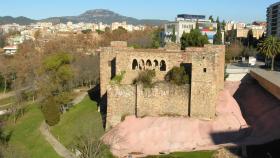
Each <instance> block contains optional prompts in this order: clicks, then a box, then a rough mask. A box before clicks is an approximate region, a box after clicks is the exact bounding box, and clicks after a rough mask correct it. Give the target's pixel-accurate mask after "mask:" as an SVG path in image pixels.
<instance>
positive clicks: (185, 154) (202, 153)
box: [146, 151, 215, 158]
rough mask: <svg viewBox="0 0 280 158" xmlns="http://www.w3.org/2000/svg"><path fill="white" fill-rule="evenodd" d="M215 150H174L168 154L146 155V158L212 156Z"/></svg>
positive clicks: (205, 157) (206, 157) (208, 157)
mask: <svg viewBox="0 0 280 158" xmlns="http://www.w3.org/2000/svg"><path fill="white" fill-rule="evenodd" d="M214 153H215V151H195V152H175V153H171V154H169V155H162V156H148V157H146V158H212V157H213V155H214Z"/></svg>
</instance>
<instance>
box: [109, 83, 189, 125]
mask: <svg viewBox="0 0 280 158" xmlns="http://www.w3.org/2000/svg"><path fill="white" fill-rule="evenodd" d="M189 91H190V86H189V85H183V86H177V85H173V84H167V83H157V84H155V85H154V87H152V88H144V87H143V86H142V85H137V86H136V85H110V86H108V91H107V100H108V104H107V118H106V122H107V123H106V124H107V125H106V128H107V129H109V128H110V127H114V126H115V125H117V124H118V123H120V122H121V120H122V118H124V117H125V116H128V115H136V116H137V117H144V116H166V115H167V116H188V111H189V94H190V93H189Z"/></svg>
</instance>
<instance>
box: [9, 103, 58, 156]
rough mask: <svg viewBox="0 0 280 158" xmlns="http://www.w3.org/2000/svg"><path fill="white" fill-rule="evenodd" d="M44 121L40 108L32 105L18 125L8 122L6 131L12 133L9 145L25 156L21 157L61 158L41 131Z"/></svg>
mask: <svg viewBox="0 0 280 158" xmlns="http://www.w3.org/2000/svg"><path fill="white" fill-rule="evenodd" d="M43 120H44V118H43V115H42V113H41V111H40V109H39V108H38V106H37V105H30V106H28V110H27V112H26V114H25V115H24V116H23V117H21V118H20V119H19V120H18V121H17V123H16V124H13V123H12V122H8V124H7V125H6V126H5V131H12V136H11V139H10V141H9V144H10V145H11V146H12V147H13V148H14V150H15V151H16V152H20V153H22V154H23V155H24V156H23V155H22V156H21V157H28V158H60V156H58V155H57V153H56V152H55V151H54V150H53V148H52V147H51V146H50V145H49V143H48V142H47V141H45V139H44V138H43V136H42V135H41V133H40V131H39V127H40V125H41V123H42V122H43Z"/></svg>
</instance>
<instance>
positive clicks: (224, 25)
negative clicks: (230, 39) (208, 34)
mask: <svg viewBox="0 0 280 158" xmlns="http://www.w3.org/2000/svg"><path fill="white" fill-rule="evenodd" d="M225 28H226V21H225V20H223V22H222V29H223V30H225Z"/></svg>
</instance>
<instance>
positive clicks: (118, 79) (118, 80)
mask: <svg viewBox="0 0 280 158" xmlns="http://www.w3.org/2000/svg"><path fill="white" fill-rule="evenodd" d="M124 75H125V71H122V72H121V73H120V74H118V75H116V76H115V77H114V78H113V79H112V80H111V84H120V83H121V82H122V80H123V78H124Z"/></svg>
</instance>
